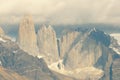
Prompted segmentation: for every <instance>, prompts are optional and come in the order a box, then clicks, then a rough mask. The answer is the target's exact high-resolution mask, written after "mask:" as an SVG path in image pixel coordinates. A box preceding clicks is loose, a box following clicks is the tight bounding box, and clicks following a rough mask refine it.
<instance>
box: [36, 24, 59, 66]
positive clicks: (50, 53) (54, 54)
mask: <svg viewBox="0 0 120 80" xmlns="http://www.w3.org/2000/svg"><path fill="white" fill-rule="evenodd" d="M37 38H38V48H39V51H40V54H41V55H43V56H44V59H45V60H46V62H47V63H48V64H50V63H53V62H56V61H58V59H59V57H58V46H57V39H56V33H55V31H54V30H53V28H52V27H51V26H48V27H46V26H42V27H41V28H40V29H39V31H38V34H37Z"/></svg>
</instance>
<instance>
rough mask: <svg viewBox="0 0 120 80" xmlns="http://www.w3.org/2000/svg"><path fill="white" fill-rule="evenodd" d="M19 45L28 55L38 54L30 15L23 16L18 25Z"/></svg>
mask: <svg viewBox="0 0 120 80" xmlns="http://www.w3.org/2000/svg"><path fill="white" fill-rule="evenodd" d="M18 44H19V46H20V47H21V48H22V49H23V50H24V51H26V52H28V53H29V54H30V55H33V56H36V55H38V48H37V39H36V33H35V29H34V23H33V19H32V17H31V16H30V15H26V16H24V18H23V19H22V20H21V23H20V26H19V34H18Z"/></svg>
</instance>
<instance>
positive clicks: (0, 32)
mask: <svg viewBox="0 0 120 80" xmlns="http://www.w3.org/2000/svg"><path fill="white" fill-rule="evenodd" d="M4 34H5V33H4V31H3V29H2V28H1V27H0V35H4Z"/></svg>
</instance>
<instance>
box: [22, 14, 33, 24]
mask: <svg viewBox="0 0 120 80" xmlns="http://www.w3.org/2000/svg"><path fill="white" fill-rule="evenodd" d="M33 22H34V21H33V17H32V15H30V14H26V15H24V16H23V18H22V19H21V24H22V23H27V24H29V23H32V24H33Z"/></svg>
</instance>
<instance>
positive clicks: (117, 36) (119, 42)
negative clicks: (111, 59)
mask: <svg viewBox="0 0 120 80" xmlns="http://www.w3.org/2000/svg"><path fill="white" fill-rule="evenodd" d="M110 36H112V37H114V38H115V39H116V40H117V41H118V44H119V45H120V33H113V34H110Z"/></svg>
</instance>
